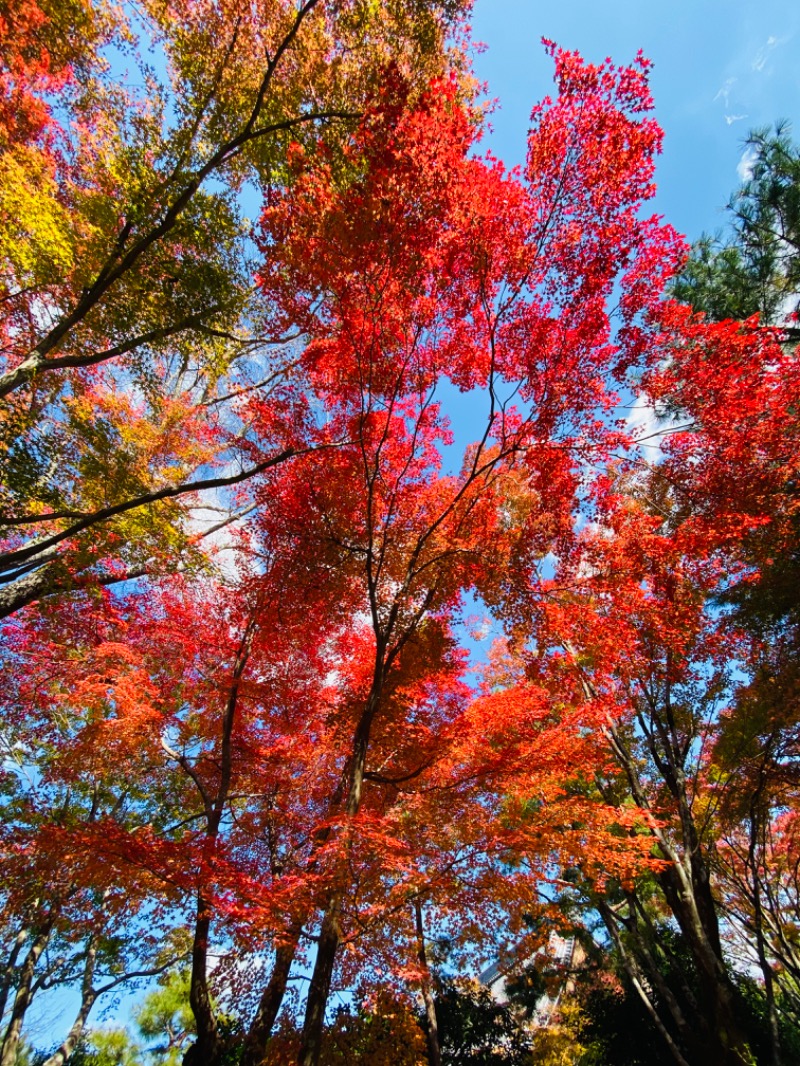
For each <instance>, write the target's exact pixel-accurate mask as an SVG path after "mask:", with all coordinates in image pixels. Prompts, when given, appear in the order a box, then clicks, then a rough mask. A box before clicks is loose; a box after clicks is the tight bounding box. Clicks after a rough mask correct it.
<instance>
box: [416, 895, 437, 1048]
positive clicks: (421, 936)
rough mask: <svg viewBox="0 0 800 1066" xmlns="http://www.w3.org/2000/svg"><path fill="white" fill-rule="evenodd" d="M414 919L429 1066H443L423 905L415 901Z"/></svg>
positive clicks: (417, 900)
mask: <svg viewBox="0 0 800 1066" xmlns="http://www.w3.org/2000/svg"><path fill="white" fill-rule="evenodd" d="M414 919H415V925H416V930H417V958H418V959H419V964H420V967H421V969H422V1000H423V1003H424V1004H425V1039H426V1040H427V1044H428V1066H442V1049H441V1048H440V1047H439V1024H438V1022H437V1020H436V1002H435V1000H434V998H433V982H432V980H431V971H430V968H429V966H428V956H427V954H426V952H425V928H424V926H423V924H422V904H421V903H420V901H419V899H415V900H414Z"/></svg>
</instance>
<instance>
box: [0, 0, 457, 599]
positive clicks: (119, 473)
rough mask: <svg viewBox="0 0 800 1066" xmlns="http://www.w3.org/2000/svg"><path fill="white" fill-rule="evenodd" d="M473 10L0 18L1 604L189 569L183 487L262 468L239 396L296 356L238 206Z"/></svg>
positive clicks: (281, 443)
mask: <svg viewBox="0 0 800 1066" xmlns="http://www.w3.org/2000/svg"><path fill="white" fill-rule="evenodd" d="M462 7H463V5H462V4H460V3H457V2H451V0H448V2H445V3H442V4H439V3H436V2H430V3H427V2H412V0H408V2H405V0H398V2H397V3H393V4H392V5H390V8H389V9H388V10H386V11H378V10H377V9H376V8H375V7H374V5H369V4H366V3H362V2H360V0H347V2H344V0H342V2H332V0H325V2H323V0H307V2H306V3H304V4H301V5H296V4H294V3H291V2H288V0H287V2H284V3H280V4H277V5H271V6H270V8H269V10H268V11H267V10H266V9H263V5H259V4H252V5H249V6H245V7H242V6H241V5H234V4H220V5H217V4H213V3H208V4H197V3H191V4H182V3H175V4H166V5H165V4H161V3H155V4H152V5H148V4H144V5H142V6H141V11H140V13H139V14H138V15H136V14H134V12H133V11H126V10H125V9H124V8H122V7H117V6H114V5H111V4H106V3H104V2H102V0H101V2H98V3H97V4H87V5H83V4H79V3H76V4H70V5H67V6H66V7H64V5H60V4H47V3H45V4H44V5H43V6H40V5H38V4H36V3H35V2H33V0H31V2H30V3H10V4H7V5H4V7H3V17H2V19H0V31H2V34H3V41H4V62H3V90H2V91H3V101H4V111H3V115H4V116H5V125H4V127H3V130H2V147H3V174H2V175H0V212H1V213H2V218H3V220H4V238H3V240H4V243H3V247H2V252H0V255H1V256H2V261H3V319H2V336H3V363H4V365H3V369H2V378H0V394H2V396H3V397H4V398H5V402H4V409H3V435H2V436H3V448H2V459H1V460H0V461H2V469H3V491H4V496H3V500H2V504H0V507H1V508H2V526H3V538H4V543H3V546H2V547H3V551H2V556H0V565H2V568H3V569H2V574H3V584H4V586H5V588H4V589H3V596H2V600H0V607H1V608H2V612H3V614H4V615H7V614H9V613H10V612H13V611H14V610H17V609H19V608H20V607H21V606H24V605H25V604H26V603H29V602H31V601H33V600H36V599H39V598H41V596H42V595H46V594H50V593H52V592H57V591H60V590H65V589H69V588H72V587H75V586H78V587H80V586H82V585H86V584H87V583H88V584H97V583H98V582H99V583H104V582H105V583H108V582H117V581H120V580H125V579H128V578H131V577H137V576H141V575H142V574H143V573H148V572H151V571H153V570H158V569H164V568H170V567H174V566H176V565H177V563H178V562H179V561H180V560H181V558H182V557H183V561H184V564H189V565H191V562H192V555H193V552H192V529H191V524H190V516H188V517H187V512H186V506H185V504H186V494H187V493H196V492H198V491H203V490H211V489H224V488H225V487H226V486H229V485H231V484H237V483H241V482H242V481H243V480H245V479H246V478H247V477H248V476H249V475H250V474H251V473H252V472H253V471H252V470H250V469H248V468H246V467H243V464H242V463H241V461H240V460H241V453H240V451H239V449H238V441H239V439H240V436H241V433H242V427H241V426H240V425H238V426H237V425H236V416H235V413H233V412H231V411H230V410H229V409H230V407H231V404H232V403H233V402H234V401H235V399H236V398H237V397H238V396H239V395H241V393H242V391H243V390H244V391H247V390H253V389H259V388H260V389H263V390H266V391H269V389H270V388H271V387H274V386H275V385H276V384H278V383H279V382H280V381H281V380H282V379H283V378H284V377H285V376H286V375H287V374H288V373H289V368H290V366H291V364H292V363H293V361H294V360H293V359H292V357H291V352H290V349H289V348H287V343H288V339H287V338H286V337H284V336H282V335H276V334H274V333H272V332H270V331H269V330H267V329H266V328H265V326H264V322H263V314H262V312H261V305H260V301H258V300H254V299H253V285H252V275H253V271H254V262H253V247H252V241H251V240H250V224H249V223H248V221H247V219H246V218H245V217H244V214H243V210H242V207H241V204H240V202H239V199H240V194H242V193H243V190H244V189H245V188H246V187H248V188H249V187H251V186H253V187H255V188H256V189H257V190H258V193H259V194H260V195H262V196H263V191H264V189H265V188H267V187H269V186H270V185H272V184H274V183H276V182H280V180H281V175H282V173H283V171H284V169H285V160H286V152H287V145H288V143H289V140H290V139H292V140H294V141H301V142H302V141H304V140H305V141H307V142H308V144H309V146H310V148H312V149H314V150H315V146H316V145H317V144H318V142H324V143H328V144H329V145H331V146H333V147H334V148H335V145H336V142H337V139H341V137H342V135H343V133H346V130H347V126H348V124H349V123H351V122H352V121H354V120H355V119H356V118H357V116H358V115H359V113H360V112H361V110H362V109H363V107H364V106H365V101H366V100H367V99H368V97H369V94H370V92H371V88H372V86H373V85H374V83H375V82H376V80H378V79H379V78H380V76H381V74H382V71H383V68H384V67H385V65H386V64H387V63H388V62H389V61H390V60H391V61H392V62H394V63H395V64H397V65H398V67H400V68H402V69H403V70H404V71H405V72H406V76H407V77H408V78H409V79H412V80H413V79H418V80H419V81H423V82H424V81H425V80H426V79H427V78H428V77H430V76H431V75H432V74H433V73H435V72H436V71H437V70H438V69H440V68H441V67H442V65H443V63H444V62H445V48H444V38H445V35H446V33H447V32H448V30H449V28H451V27H452V26H453V25H454V24H457V23H458V20H459V18H460V16H461V13H462ZM147 48H150V49H151V50H152V49H157V50H159V52H160V54H161V56H162V62H161V63H155V64H152V63H149V62H148V61H147V58H146V49H147ZM452 65H453V64H452V63H451V66H452ZM129 66H130V67H133V70H132V71H129V72H126V70H125V68H126V67H129ZM161 68H163V71H162V69H161ZM137 82H138V86H139V87H137ZM12 113H13V116H14V117H12ZM265 443H266V442H265ZM273 445H274V447H273V450H272V452H271V454H270V457H269V458H267V459H265V460H263V461H264V462H267V463H268V462H280V461H283V460H285V459H287V458H288V457H289V455H290V454H291V452H292V440H291V433H289V435H288V436H287V437H285V438H284V439H279V440H276V441H273ZM215 466H216V467H217V468H219V467H220V466H225V467H227V470H225V471H224V472H223V473H222V474H221V475H219V476H216V477H215V476H213V474H214V472H215V471H214V469H213V468H214V467H215ZM209 467H210V469H209ZM217 473H218V474H219V470H217ZM233 502H234V503H235V501H233ZM239 502H240V503H241V501H239ZM234 511H235V506H234ZM187 554H188V558H187ZM195 562H196V558H195Z"/></svg>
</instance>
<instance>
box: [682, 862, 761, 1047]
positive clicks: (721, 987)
mask: <svg viewBox="0 0 800 1066" xmlns="http://www.w3.org/2000/svg"><path fill="white" fill-rule="evenodd" d="M661 883H662V886H663V887H664V889H665V895H666V896H667V901H668V903H669V904H670V909H671V910H672V913H673V914H674V915H675V919H676V920H677V922H678V925H679V926H680V929H681V932H682V933H683V934H684V936H685V937H686V942H687V945H688V947H689V950H690V951H691V954H692V958H693V959H694V962H695V965H696V966H697V972H698V975H699V977H700V981H701V993H702V994H703V995H704V996H705V999H706V1002H707V1005H708V1006H707V1009H708V1013H709V1014H710V1016H711V1017H710V1022H711V1024H710V1027H709V1029H710V1040H711V1046H710V1047H709V1049H708V1050H709V1053H710V1054H713V1056H714V1059H715V1062H717V1063H719V1066H749V1064H750V1063H751V1062H752V1054H751V1052H750V1048H749V1045H748V1043H747V1040H746V1038H745V1035H744V1032H743V1031H742V1028H741V1026H740V1025H739V1020H738V1017H737V1010H736V998H735V992H734V989H733V985H732V983H731V979H730V976H729V975H728V971H727V969H726V967H725V963H724V961H723V958H722V952H721V948H719V949H717V945H719V943H720V939H719V924H718V920H717V915H716V910H715V908H714V906H713V899H712V897H711V891H710V887H709V886H708V882H707V879H705V880H704V881H701V882H700V883H698V881H697V880H696V879H695V878H691V880H690V879H689V878H687V877H685V876H683V877H681V876H680V874H679V872H678V871H677V870H676V868H675V867H674V866H673V867H668V868H667V870H665V871H664V872H663V873H662V875H661ZM705 895H707V896H708V899H707V900H704V896H705ZM704 918H705V921H704V920H703V919H704ZM709 925H710V928H709Z"/></svg>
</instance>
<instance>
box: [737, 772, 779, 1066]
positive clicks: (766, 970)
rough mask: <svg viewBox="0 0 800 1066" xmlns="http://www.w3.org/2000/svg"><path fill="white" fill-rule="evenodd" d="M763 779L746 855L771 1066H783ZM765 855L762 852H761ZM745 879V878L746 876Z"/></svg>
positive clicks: (752, 812) (752, 809)
mask: <svg viewBox="0 0 800 1066" xmlns="http://www.w3.org/2000/svg"><path fill="white" fill-rule="evenodd" d="M763 785H764V781H763V776H762V779H761V781H760V782H759V787H758V789H757V790H756V792H755V794H754V795H753V798H752V801H751V803H750V841H749V846H748V851H747V860H748V866H749V869H750V876H751V877H752V880H753V893H752V895H753V925H754V929H755V934H756V951H757V952H758V962H759V965H760V966H761V973H762V974H763V976H764V993H765V996H766V1000H767V1014H768V1017H769V1034H770V1043H771V1046H772V1066H783V1055H782V1052H781V1032H780V1026H779V1024H778V1011H777V1008H776V1006H775V980H774V975H773V972H772V966H771V965H770V962H769V959H768V958H767V948H766V940H765V937H764V908H763V905H762V902H761V875H760V872H759V866H760V862H759V859H758V854H759V846H758V844H759V833H760V831H761V827H762V819H761V817H760V816H759V813H760V809H761V793H762V791H763ZM762 854H763V852H762ZM745 878H746V875H745Z"/></svg>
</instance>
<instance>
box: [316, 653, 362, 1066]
mask: <svg viewBox="0 0 800 1066" xmlns="http://www.w3.org/2000/svg"><path fill="white" fill-rule="evenodd" d="M379 654H380V653H379ZM382 682H383V676H382V669H381V665H380V660H379V663H378V665H377V666H376V670H375V678H374V680H373V683H372V689H371V691H370V694H369V697H368V699H367V704H366V707H365V709H364V713H363V714H362V715H361V719H360V720H359V723H358V725H357V727H356V731H355V733H354V735H353V750H352V755H351V758H350V760H349V764H348V769H347V771H346V779H347V802H346V805H345V815H346V817H347V819H348V821H351V820H352V819H353V818H354V817H355V816H356V815H357V814H358V811H359V808H360V807H361V790H362V788H363V785H364V772H365V770H366V763H367V750H368V748H369V736H370V730H371V728H372V721H373V718H374V717H375V714H376V712H377V709H378V705H379V703H380V693H381V689H382ZM346 832H347V833H348V834H349V832H350V829H349V826H348V828H347V829H346ZM349 846H350V841H349V839H346V840H345V842H344V847H345V849H347V848H349ZM338 872H339V871H338V870H337V871H334V874H338ZM334 883H335V884H336V885H337V886H340V883H341V878H340V877H338V876H334ZM343 902H344V891H343V889H342V888H341V887H336V888H334V890H333V892H332V893H331V895H330V897H329V898H328V903H327V906H326V908H325V912H324V914H323V918H322V926H321V928H320V933H319V940H318V943H317V957H316V961H315V963H314V970H313V973H312V975H311V982H310V984H309V987H308V999H307V1000H306V1015H305V1020H304V1022H303V1035H302V1039H301V1044H300V1055H299V1058H298V1062H299V1063H300V1066H319V1060H320V1059H319V1057H320V1054H321V1051H322V1029H323V1025H324V1023H325V1009H326V1007H327V1005H328V996H329V995H330V990H331V979H332V977H333V967H334V964H335V962H336V953H337V951H338V949H339V943H340V942H341V928H340V924H339V923H340V920H341V915H342V904H343Z"/></svg>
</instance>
